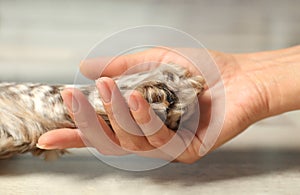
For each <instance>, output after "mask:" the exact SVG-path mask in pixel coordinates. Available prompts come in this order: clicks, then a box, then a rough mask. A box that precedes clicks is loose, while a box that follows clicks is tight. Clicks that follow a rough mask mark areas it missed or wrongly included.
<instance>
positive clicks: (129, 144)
mask: <svg viewBox="0 0 300 195" xmlns="http://www.w3.org/2000/svg"><path fill="white" fill-rule="evenodd" d="M121 147H122V148H124V149H126V150H131V151H140V150H142V148H143V147H142V146H140V145H138V144H136V143H133V142H124V143H121Z"/></svg>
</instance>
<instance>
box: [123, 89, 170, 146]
mask: <svg viewBox="0 0 300 195" xmlns="http://www.w3.org/2000/svg"><path fill="white" fill-rule="evenodd" d="M128 104H129V107H130V109H131V113H132V116H133V117H134V119H135V121H136V122H137V124H138V125H139V127H140V128H141V130H142V131H143V133H144V135H145V136H146V137H147V140H148V141H149V143H150V144H151V145H152V146H154V147H161V146H163V145H165V144H166V143H167V142H169V140H170V139H171V138H172V137H173V136H174V134H175V133H174V132H173V131H170V130H169V129H168V128H167V127H166V126H165V125H164V123H163V122H162V121H161V120H160V118H159V117H158V116H157V115H156V114H155V112H154V111H153V109H151V107H150V105H149V104H148V102H147V101H146V100H145V99H144V98H143V97H142V95H141V94H140V93H139V92H137V91H134V92H133V93H132V94H131V96H130V98H129V102H128Z"/></svg>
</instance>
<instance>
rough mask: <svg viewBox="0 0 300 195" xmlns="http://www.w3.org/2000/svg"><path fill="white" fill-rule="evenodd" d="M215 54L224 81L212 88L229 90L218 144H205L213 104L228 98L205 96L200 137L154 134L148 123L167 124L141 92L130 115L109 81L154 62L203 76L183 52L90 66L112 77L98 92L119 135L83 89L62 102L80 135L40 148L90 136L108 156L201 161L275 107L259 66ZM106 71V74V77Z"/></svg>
mask: <svg viewBox="0 0 300 195" xmlns="http://www.w3.org/2000/svg"><path fill="white" fill-rule="evenodd" d="M181 51H182V52H183V53H185V52H186V53H189V56H193V57H195V58H201V55H199V53H201V52H203V51H199V49H184V50H181ZM209 53H210V55H211V57H212V58H213V59H214V60H215V61H216V64H217V66H218V69H219V71H220V73H221V75H220V77H218V76H217V77H215V78H213V79H212V80H211V82H210V86H209V87H210V89H211V88H214V87H216V86H220V85H221V86H222V85H224V88H225V97H226V102H225V105H224V106H225V118H224V119H223V117H222V116H220V117H219V116H214V117H216V121H218V120H219V121H221V122H223V121H224V123H223V125H222V128H221V129H220V133H219V134H217V135H215V136H217V137H216V140H214V141H213V143H212V145H210V144H207V143H206V142H207V141H204V137H205V135H206V134H207V129H208V126H209V121H210V119H211V110H212V103H213V101H216V102H218V101H219V100H220V99H224V97H221V95H222V94H219V95H220V96H219V97H218V96H215V97H214V99H212V97H211V92H210V89H209V90H207V91H206V92H205V93H204V95H203V96H201V97H199V105H200V116H201V117H200V119H199V126H198V128H197V131H196V133H195V135H191V134H190V133H188V131H185V130H178V131H177V133H175V132H174V131H172V130H169V129H168V128H167V127H166V126H165V125H162V126H161V128H160V129H159V130H158V131H156V132H155V133H153V134H151V135H149V131H151V129H149V128H146V127H145V126H144V125H143V124H145V123H148V122H149V121H150V120H151V119H154V120H157V121H156V123H158V124H161V121H160V120H159V119H158V118H157V117H155V116H154V115H153V111H152V109H151V108H150V106H149V104H148V103H147V102H146V101H145V100H144V99H143V98H142V96H141V95H140V94H139V93H137V92H134V93H132V94H131V96H130V98H129V108H130V110H128V109H127V108H128V106H127V104H126V102H125V101H124V100H123V98H122V97H121V95H120V93H119V92H118V90H116V85H115V83H114V81H113V80H112V79H110V78H108V77H114V76H118V75H121V74H123V73H124V72H126V71H127V70H128V69H130V68H132V67H133V66H135V65H137V64H145V63H149V62H153V61H155V62H157V64H159V63H169V62H172V63H175V64H179V65H182V66H184V67H185V68H187V69H189V70H190V71H191V72H194V73H196V74H199V71H198V70H197V69H196V68H195V67H194V66H193V65H192V64H191V62H190V61H189V60H187V59H186V58H185V57H183V56H182V55H180V54H178V53H177V52H174V51H172V50H167V49H163V48H155V49H150V50H147V51H144V52H140V53H136V54H129V55H125V56H120V57H118V58H116V59H114V60H113V61H112V62H110V63H109V65H108V66H107V67H105V68H104V65H105V64H106V63H107V62H108V61H109V60H110V59H103V58H99V59H90V60H87V61H84V62H83V63H82V64H81V71H82V73H83V74H84V75H85V76H87V77H88V78H91V79H97V78H99V77H100V76H108V77H104V78H101V79H100V80H98V82H97V87H98V89H99V92H100V95H101V97H102V99H103V100H107V101H104V106H105V109H106V112H107V114H108V116H109V119H110V121H111V124H112V127H113V131H111V129H110V128H109V127H108V126H107V125H106V123H105V122H104V120H103V119H102V118H100V117H96V116H95V115H94V114H91V113H94V111H93V108H92V107H91V106H90V105H89V103H88V101H87V100H86V99H85V97H84V96H83V94H81V93H80V92H79V91H77V90H65V91H63V92H62V97H63V99H64V102H65V104H66V106H67V107H68V109H69V110H70V111H71V112H72V114H73V115H74V118H75V122H76V124H77V126H78V127H79V129H80V131H76V130H74V129H59V130H53V131H50V132H48V133H46V134H44V135H42V136H41V138H40V139H39V143H38V144H39V145H43V146H45V147H44V148H46V149H63V148H72V147H84V146H85V143H84V142H83V141H82V139H81V138H82V137H85V138H86V139H87V141H88V142H90V143H97V142H98V143H99V142H100V143H102V144H101V145H102V146H101V147H99V148H97V149H98V150H99V151H100V152H101V153H103V154H108V155H124V154H128V153H135V154H138V155H143V156H148V157H155V158H163V159H168V160H175V161H179V162H184V163H192V162H195V161H196V160H198V159H200V158H201V157H202V156H203V155H204V154H205V153H206V152H208V151H211V150H213V149H215V148H217V147H219V146H221V145H222V144H223V143H225V142H227V141H228V140H230V139H232V138H233V137H234V136H236V135H238V134H239V133H241V132H242V131H243V130H244V129H246V128H247V127H248V126H249V125H251V124H252V123H254V122H256V121H257V120H260V119H262V118H264V117H266V116H268V115H269V114H270V113H269V110H268V108H269V104H270V102H269V99H268V95H269V94H268V91H267V90H266V89H264V88H263V87H261V86H258V84H257V79H259V78H258V77H257V74H255V73H256V72H255V71H253V69H252V68H251V67H252V66H253V64H254V62H253V60H251V59H250V58H249V55H246V54H245V55H238V54H225V53H220V52H215V51H209ZM146 68H147V67H146V66H143V69H139V68H137V69H136V70H139V71H142V70H145V69H146ZM101 72H102V74H100V73H101ZM112 92H114V96H115V97H116V98H114V99H112V98H111V96H112ZM223 95H224V94H223ZM72 104H73V106H72ZM74 105H77V106H75V107H77V108H78V109H79V110H74ZM113 105H118V106H119V107H120V108H121V110H122V117H125V118H128V119H130V118H131V117H132V118H133V119H134V121H135V123H134V124H132V130H133V131H136V132H141V133H143V134H144V135H145V136H138V135H133V134H131V133H129V132H128V130H127V129H123V128H122V127H121V126H120V125H119V124H118V122H116V121H117V118H116V117H118V116H116V115H115V114H114V113H113V112H112V106H113ZM218 117H219V118H218ZM99 129H102V131H99ZM82 132H83V134H82ZM218 132H219V131H218ZM95 135H98V136H95ZM190 138H191V141H186V140H190ZM170 140H172V141H170ZM205 145H206V146H205ZM207 145H209V147H207ZM203 146H204V147H207V148H206V149H207V151H205V152H203V153H201V152H200V148H201V147H203Z"/></svg>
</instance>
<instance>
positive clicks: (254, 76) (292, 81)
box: [241, 46, 300, 117]
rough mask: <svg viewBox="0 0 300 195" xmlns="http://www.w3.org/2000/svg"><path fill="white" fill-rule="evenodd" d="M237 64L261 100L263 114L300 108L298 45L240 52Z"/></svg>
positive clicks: (268, 114)
mask: <svg viewBox="0 0 300 195" xmlns="http://www.w3.org/2000/svg"><path fill="white" fill-rule="evenodd" d="M241 57H242V58H243V59H244V60H245V59H246V60H247V61H248V63H245V65H244V66H243V65H241V67H242V69H243V70H244V71H246V72H247V75H249V78H250V79H251V80H252V82H253V83H254V85H255V86H256V88H257V89H259V91H260V93H261V94H260V95H261V96H262V98H263V99H264V100H265V111H266V112H265V115H266V116H264V117H267V116H273V115H277V114H281V113H283V112H288V111H292V110H297V109H300V47H299V46H297V47H292V48H288V49H283V50H277V51H270V52H259V53H253V54H242V55H241Z"/></svg>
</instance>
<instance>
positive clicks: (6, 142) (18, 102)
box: [0, 65, 205, 159]
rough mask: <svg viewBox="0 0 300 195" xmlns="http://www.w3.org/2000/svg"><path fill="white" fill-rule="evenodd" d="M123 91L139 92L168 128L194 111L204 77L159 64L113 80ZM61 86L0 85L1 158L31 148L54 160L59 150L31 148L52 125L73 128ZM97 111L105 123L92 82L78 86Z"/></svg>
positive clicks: (176, 126) (36, 153)
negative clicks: (156, 66) (61, 93)
mask: <svg viewBox="0 0 300 195" xmlns="http://www.w3.org/2000/svg"><path fill="white" fill-rule="evenodd" d="M115 81H116V83H117V85H118V87H119V88H120V90H121V92H122V94H125V93H126V92H128V91H129V90H132V89H135V90H137V91H140V92H141V93H142V94H143V96H144V97H145V98H146V100H147V101H148V102H149V103H150V105H151V106H152V108H153V109H154V110H155V112H156V113H157V114H158V115H159V116H160V118H161V119H163V120H164V121H165V124H166V125H167V126H168V127H169V128H170V129H173V130H177V128H178V124H179V121H180V120H181V121H184V120H186V119H188V118H189V116H190V115H191V114H192V113H193V112H194V111H193V110H194V109H193V106H194V102H195V100H196V97H197V95H199V94H200V93H201V92H202V91H203V90H204V84H205V82H204V79H203V78H202V77H201V76H192V75H191V74H190V73H189V72H188V71H187V70H186V69H184V68H182V67H180V66H178V65H161V66H159V67H158V68H156V69H154V70H152V71H148V72H142V73H137V74H131V75H125V76H122V77H120V78H115ZM66 87H70V86H65V85H51V86H50V85H43V84H31V83H25V84H16V83H0V159H5V158H9V157H11V156H13V155H15V154H20V153H25V152H32V153H33V154H34V155H40V154H44V155H45V158H46V159H48V158H53V157H56V156H58V155H60V154H63V153H65V151H64V150H52V151H44V150H40V149H38V148H37V147H36V143H37V140H38V138H39V137H40V136H41V135H42V134H43V133H45V132H47V131H50V130H53V129H57V128H76V126H75V124H74V121H73V120H72V119H71V117H70V116H69V115H68V112H67V109H66V108H65V106H64V105H63V101H62V98H61V96H60V91H61V90H63V89H64V88H66ZM79 88H80V90H82V92H83V93H84V94H85V95H86V96H87V97H88V100H89V101H90V103H91V104H92V105H93V106H94V108H95V110H96V112H97V114H99V115H101V116H102V117H103V118H104V119H105V120H106V121H107V123H108V124H109V121H108V119H107V116H106V114H105V111H104V109H103V106H102V102H101V100H100V98H99V95H98V91H97V89H96V88H95V86H80V87H79Z"/></svg>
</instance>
